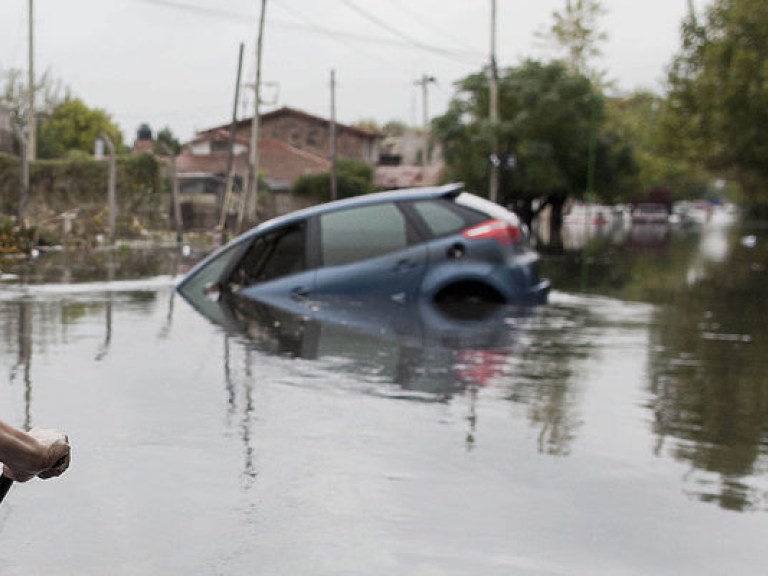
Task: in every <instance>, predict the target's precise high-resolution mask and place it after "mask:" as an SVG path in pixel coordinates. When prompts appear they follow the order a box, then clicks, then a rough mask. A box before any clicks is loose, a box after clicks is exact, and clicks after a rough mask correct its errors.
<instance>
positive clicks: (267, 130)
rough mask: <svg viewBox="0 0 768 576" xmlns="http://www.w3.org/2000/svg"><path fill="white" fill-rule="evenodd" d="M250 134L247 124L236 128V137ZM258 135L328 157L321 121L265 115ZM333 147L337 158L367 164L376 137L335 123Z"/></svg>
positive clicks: (326, 128)
mask: <svg viewBox="0 0 768 576" xmlns="http://www.w3.org/2000/svg"><path fill="white" fill-rule="evenodd" d="M250 134H251V129H250V126H248V125H246V126H240V127H239V129H238V133H237V136H238V137H239V138H250ZM260 138H262V139H267V138H269V139H274V140H279V141H281V142H285V143H286V144H290V145H291V146H293V147H294V148H298V149H299V150H304V151H306V152H310V153H312V154H315V155H317V156H320V157H321V158H326V159H328V158H330V156H331V136H330V125H329V123H327V122H324V121H321V120H315V119H313V118H306V117H303V116H299V115H290V114H283V115H279V116H273V117H266V118H264V119H263V120H262V124H261V133H260ZM336 150H337V154H338V155H339V156H340V157H347V158H359V159H360V160H364V161H365V162H367V163H369V164H376V163H377V162H378V157H379V151H378V142H377V139H376V138H370V137H365V136H363V135H362V134H358V133H356V132H353V131H350V130H346V129H344V128H343V127H342V126H337V131H336Z"/></svg>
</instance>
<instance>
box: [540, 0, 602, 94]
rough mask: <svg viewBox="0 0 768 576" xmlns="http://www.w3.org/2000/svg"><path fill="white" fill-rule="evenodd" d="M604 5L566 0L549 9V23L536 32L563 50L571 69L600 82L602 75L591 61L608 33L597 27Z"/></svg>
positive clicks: (580, 0) (587, 1)
mask: <svg viewBox="0 0 768 576" xmlns="http://www.w3.org/2000/svg"><path fill="white" fill-rule="evenodd" d="M604 14H605V8H603V6H602V4H601V3H600V2H599V0H566V1H565V6H564V7H563V9H562V10H559V11H558V10H555V11H554V12H552V24H551V25H550V27H549V28H548V29H547V30H546V31H544V32H539V33H538V34H537V35H538V37H539V38H541V39H543V40H544V41H545V42H547V43H548V44H550V45H552V46H553V47H554V48H555V50H556V51H557V52H558V53H561V54H564V60H565V61H566V62H567V63H568V66H569V68H570V69H571V71H572V72H578V73H581V74H584V75H585V76H588V77H590V78H591V79H592V80H593V81H594V82H600V81H601V80H602V77H603V76H604V73H603V72H600V71H598V70H597V69H596V68H594V67H593V66H592V65H591V62H592V60H594V59H595V58H597V57H599V56H600V55H601V51H600V44H601V43H602V42H605V41H606V40H607V39H608V35H607V34H606V33H605V32H603V31H601V30H600V27H599V20H600V17H601V16H603V15H604Z"/></svg>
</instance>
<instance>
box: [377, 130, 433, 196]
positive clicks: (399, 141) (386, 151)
mask: <svg viewBox="0 0 768 576" xmlns="http://www.w3.org/2000/svg"><path fill="white" fill-rule="evenodd" d="M423 154H424V136H423V132H422V131H421V130H415V129H406V130H404V131H403V133H402V134H400V135H397V136H387V137H386V138H384V140H383V141H382V143H381V156H380V158H379V165H378V166H377V167H376V171H375V173H374V179H373V185H374V186H375V187H376V188H384V189H393V188H413V187H416V186H435V185H436V184H438V183H439V180H440V173H441V172H442V169H443V162H442V154H441V152H440V149H439V147H438V146H437V145H436V144H435V143H434V142H430V146H429V149H428V152H427V166H426V169H425V168H424V166H423V164H422V155H423Z"/></svg>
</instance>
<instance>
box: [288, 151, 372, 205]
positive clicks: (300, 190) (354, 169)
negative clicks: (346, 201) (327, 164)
mask: <svg viewBox="0 0 768 576" xmlns="http://www.w3.org/2000/svg"><path fill="white" fill-rule="evenodd" d="M372 181H373V169H372V168H371V167H370V166H369V165H368V164H366V163H365V162H364V161H363V160H357V159H355V158H339V160H338V162H337V163H336V185H337V191H338V195H339V198H350V197H352V196H360V195H362V194H368V193H370V192H372V191H373V184H372ZM291 192H292V193H293V194H298V195H302V196H312V197H314V198H316V199H317V201H318V202H327V201H329V200H330V199H331V175H330V173H328V172H321V173H319V174H307V175H305V176H302V177H300V178H299V179H298V180H296V182H294V183H293V186H292V187H291Z"/></svg>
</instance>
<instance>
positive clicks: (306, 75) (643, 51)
mask: <svg viewBox="0 0 768 576" xmlns="http://www.w3.org/2000/svg"><path fill="white" fill-rule="evenodd" d="M564 4H565V0H535V1H533V0H528V1H524V0H497V11H498V23H497V35H498V36H497V51H498V60H499V65H500V66H511V65H516V64H518V63H519V62H520V61H521V60H523V59H524V58H528V57H533V58H547V57H548V56H550V55H551V54H550V53H548V52H547V51H546V48H545V47H543V46H541V42H540V41H538V40H537V39H536V37H535V33H536V32H537V31H540V30H543V29H545V28H546V27H547V26H548V25H549V24H550V23H551V21H552V16H551V15H552V12H553V10H556V9H560V8H561V7H562V6H563V5H564ZM704 4H705V0H696V5H697V7H698V8H699V9H701V8H702V7H703V5H704ZM260 5H261V2H260V0H227V1H222V0H66V1H62V0H34V6H35V22H36V26H35V52H36V57H35V69H36V71H39V72H42V71H44V70H48V71H49V72H50V73H51V74H52V75H53V77H55V78H58V79H60V80H61V81H62V82H63V84H64V85H66V86H68V87H69V88H70V89H71V90H72V92H73V94H74V95H76V96H79V97H80V98H82V99H83V100H84V101H85V102H86V104H87V105H89V106H91V107H97V108H102V109H104V110H106V111H107V112H108V113H109V114H110V115H111V116H112V118H113V119H114V120H115V121H116V122H117V123H118V124H119V125H120V127H121V128H122V130H123V133H124V136H125V139H126V141H127V143H129V144H130V143H132V142H133V140H134V138H135V134H136V129H137V127H138V126H139V125H140V124H141V123H143V122H146V123H148V124H149V125H150V126H151V127H152V129H153V130H154V131H157V130H159V129H161V128H163V127H165V126H168V127H170V128H171V130H172V131H173V132H174V133H175V134H176V135H177V137H179V138H180V139H182V140H188V139H190V138H191V137H192V136H193V135H194V133H195V131H196V130H201V129H205V128H209V127H211V126H215V125H218V124H224V123H227V122H228V121H229V120H230V118H231V115H232V111H231V110H232V103H233V100H234V90H235V78H236V73H237V55H238V48H239V45H240V43H241V42H243V43H245V52H246V56H245V59H244V73H243V74H244V82H248V81H251V82H252V81H253V78H254V70H255V44H256V42H255V39H256V35H257V21H258V14H259V10H260ZM490 5H491V2H490V0H268V1H267V18H266V28H265V34H264V51H263V67H262V81H263V82H264V83H265V86H264V89H263V92H262V98H263V99H264V100H265V101H269V102H274V104H273V105H272V106H269V105H265V106H264V110H267V111H268V110H270V109H273V108H274V106H291V107H294V108H299V109H301V110H304V111H306V112H309V113H312V114H317V115H320V116H325V117H328V116H329V115H330V71H331V69H335V71H336V78H337V92H336V105H337V116H338V119H339V121H341V122H346V123H353V122H355V121H358V120H362V119H374V120H377V121H379V122H382V123H383V122H386V121H389V120H402V121H405V122H407V123H410V124H420V123H421V91H420V88H418V87H417V86H416V85H415V84H414V82H415V81H416V80H418V79H419V78H420V77H421V76H422V75H423V74H428V75H430V76H434V77H435V79H436V83H435V84H432V85H430V90H429V99H428V104H429V112H430V116H434V115H438V114H440V113H442V112H443V111H444V110H445V108H446V105H447V103H448V101H449V100H450V97H451V95H452V93H453V83H454V82H455V81H456V80H458V79H460V78H462V77H463V76H465V75H467V74H469V73H471V72H475V71H478V70H480V69H481V68H482V66H483V65H484V64H485V63H486V62H487V61H488V52H489V45H490V42H489V31H490ZM603 5H604V6H605V8H606V9H607V13H606V15H605V16H603V18H602V20H601V22H602V28H603V29H604V31H605V32H606V33H607V34H608V41H607V42H605V43H604V44H603V46H602V50H603V57H602V59H601V61H600V62H599V63H598V64H599V66H600V67H602V68H604V69H606V70H607V71H608V78H609V79H612V80H614V81H615V82H616V86H617V87H618V88H619V89H620V90H621V91H625V92H626V91H631V90H635V89H648V90H654V91H661V89H662V86H663V84H662V83H663V79H664V70H665V67H666V66H667V65H668V64H669V62H670V60H671V58H672V56H673V54H674V53H675V52H676V50H677V48H678V46H679V30H680V23H681V21H682V18H683V17H684V15H685V13H686V11H687V6H688V3H687V0H643V1H642V2H641V1H638V0H603ZM27 7H28V0H0V70H8V69H9V68H19V69H24V70H26V68H27V38H28V35H27V17H28V16H27V13H28V10H27ZM241 95H242V98H241V103H242V106H241V107H246V106H247V110H252V102H253V93H252V91H250V90H248V89H245V90H243V91H242V92H241ZM241 115H242V111H241ZM248 115H250V113H248Z"/></svg>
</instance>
